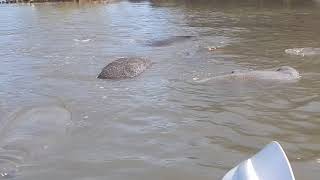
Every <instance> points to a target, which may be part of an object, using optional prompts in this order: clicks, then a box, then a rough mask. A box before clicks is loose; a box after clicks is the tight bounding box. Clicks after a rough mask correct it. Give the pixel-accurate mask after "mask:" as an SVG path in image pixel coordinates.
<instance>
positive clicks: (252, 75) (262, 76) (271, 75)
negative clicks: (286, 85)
mask: <svg viewBox="0 0 320 180" xmlns="http://www.w3.org/2000/svg"><path fill="white" fill-rule="evenodd" d="M299 78H300V75H299V72H298V71H297V70H296V69H294V68H292V67H290V66H281V67H279V68H277V69H276V70H264V71H248V72H236V71H232V73H231V74H227V75H222V76H216V77H212V78H207V79H203V80H199V81H198V82H207V81H210V80H237V81H293V80H297V79H299Z"/></svg>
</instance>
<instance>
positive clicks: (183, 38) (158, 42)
mask: <svg viewBox="0 0 320 180" xmlns="http://www.w3.org/2000/svg"><path fill="white" fill-rule="evenodd" d="M193 37H194V36H172V37H169V38H166V39H162V40H155V41H151V42H150V43H148V45H149V46H152V47H163V46H169V45H171V44H173V43H179V42H183V41H186V40H188V39H191V38H193Z"/></svg>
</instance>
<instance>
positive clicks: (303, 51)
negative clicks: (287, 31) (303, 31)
mask: <svg viewBox="0 0 320 180" xmlns="http://www.w3.org/2000/svg"><path fill="white" fill-rule="evenodd" d="M285 53H287V54H290V55H297V56H320V48H313V47H305V48H293V49H286V50H285Z"/></svg>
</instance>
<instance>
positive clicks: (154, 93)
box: [0, 1, 320, 180]
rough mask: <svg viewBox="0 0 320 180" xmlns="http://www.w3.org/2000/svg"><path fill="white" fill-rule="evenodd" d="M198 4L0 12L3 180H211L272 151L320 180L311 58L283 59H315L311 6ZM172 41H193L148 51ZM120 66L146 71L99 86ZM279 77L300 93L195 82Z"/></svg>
mask: <svg viewBox="0 0 320 180" xmlns="http://www.w3.org/2000/svg"><path fill="white" fill-rule="evenodd" d="M196 2H197V3H194V2H193V3H192V2H191V1H187V2H184V3H183V2H171V1H167V2H166V3H159V2H154V3H152V2H148V1H140V2H126V1H124V2H120V3H114V4H109V5H104V4H87V5H81V6H80V5H76V4H72V3H51V4H35V5H33V6H29V5H1V6H0V17H1V18H0V47H1V48H0V57H1V64H0V88H1V89H0V113H1V121H0V122H1V134H4V135H2V136H1V137H2V138H1V139H0V143H1V144H2V145H1V147H2V148H1V155H0V166H1V168H2V171H6V170H8V167H7V166H10V167H9V168H12V169H14V170H13V171H14V173H13V174H14V176H15V178H16V179H24V180H26V179H30V180H31V179H32V180H33V179H47V180H49V179H77V180H79V179H82V180H89V179H90V180H92V179H112V180H124V179H131V180H134V179H137V180H142V179H146V180H147V179H148V180H150V179H152V180H155V179H159V180H160V179H161V180H163V179H167V180H170V179H172V180H173V179H186V180H195V179H197V180H205V179H208V180H209V179H210V180H212V179H220V178H221V177H222V176H223V175H224V174H225V173H226V172H227V171H228V170H229V169H230V168H232V167H233V166H235V165H236V164H237V163H238V162H240V161H242V160H245V159H246V158H248V157H250V156H251V155H252V154H254V153H255V152H257V151H258V150H259V149H261V148H262V147H263V146H264V145H265V144H267V143H269V142H270V141H272V140H277V141H279V142H280V143H281V144H282V145H283V147H284V149H285V151H286V152H287V154H288V156H289V159H290V160H291V162H292V166H293V169H294V172H295V175H296V178H297V179H318V177H319V176H320V94H319V92H320V68H319V67H320V58H319V56H318V57H317V56H315V57H301V56H290V55H287V54H285V53H284V50H285V49H288V48H296V47H320V36H319V33H320V6H318V5H317V4H316V3H315V2H309V1H300V2H299V1H297V2H293V3H280V2H278V1H267V2H265V1H259V2H255V1H224V2H223V3H222V2H218V1H202V2H201V1H196ZM209 2H210V3H209ZM174 35H187V36H189V35H191V36H195V38H193V39H191V40H187V41H185V42H179V43H174V44H171V45H169V46H164V47H150V46H147V45H146V44H147V43H146V42H150V40H152V39H162V38H168V37H170V36H174ZM208 46H218V47H221V48H220V49H219V50H217V51H213V52H210V51H208V50H207V47H208ZM121 56H145V57H148V58H149V59H151V60H152V61H153V62H155V64H154V65H153V66H152V68H151V69H149V70H147V71H146V72H145V73H144V74H142V75H141V76H139V77H137V78H134V79H130V80H121V81H108V80H99V79H96V76H97V74H98V73H99V72H100V70H101V68H102V67H104V66H105V65H106V64H107V63H109V62H111V61H112V60H113V59H114V58H116V57H121ZM280 65H289V66H292V67H295V68H296V69H298V70H299V71H300V72H301V74H302V79H301V80H300V81H298V82H295V83H272V84H264V83H235V82H233V83H204V84H197V83H194V81H193V79H194V78H205V77H208V76H212V75H219V74H223V73H226V72H230V71H231V70H235V69H239V70H246V69H268V68H273V67H277V66H280ZM54 118H57V119H59V120H60V121H58V120H57V123H52V119H54ZM41 119H44V120H43V121H42V124H33V123H35V122H36V123H37V121H38V120H41ZM61 119H63V120H61ZM49 120H51V121H50V122H49ZM39 122H40V121H39ZM57 128H59V129H60V130H57ZM35 129H37V130H35ZM20 131H21V132H20ZM28 135H30V137H31V139H32V138H33V139H34V141H35V142H33V143H34V144H32V146H30V144H29V142H30V137H29V136H28ZM19 138H20V139H22V144H17V143H16V144H14V146H10V145H8V143H9V144H10V143H11V142H9V141H10V140H11V141H15V140H16V139H19ZM24 139H27V140H28V141H25V143H27V144H23V140H24ZM38 141H39V142H41V143H37V142H38ZM19 142H20V141H19ZM8 164H9V165H8ZM4 168H6V169H4Z"/></svg>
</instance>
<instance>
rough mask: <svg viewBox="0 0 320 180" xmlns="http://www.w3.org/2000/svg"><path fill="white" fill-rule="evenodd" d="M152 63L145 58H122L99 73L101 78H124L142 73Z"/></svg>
mask: <svg viewBox="0 0 320 180" xmlns="http://www.w3.org/2000/svg"><path fill="white" fill-rule="evenodd" d="M150 65H151V61H150V60H148V59H145V58H120V59H117V60H115V61H113V62H111V63H110V64H108V65H107V66H106V67H104V68H103V69H102V71H101V73H100V74H99V76H98V78H99V79H124V78H133V77H136V76H138V75H140V74H141V73H142V72H144V71H145V70H146V69H147V68H148V67H149V66H150Z"/></svg>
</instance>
